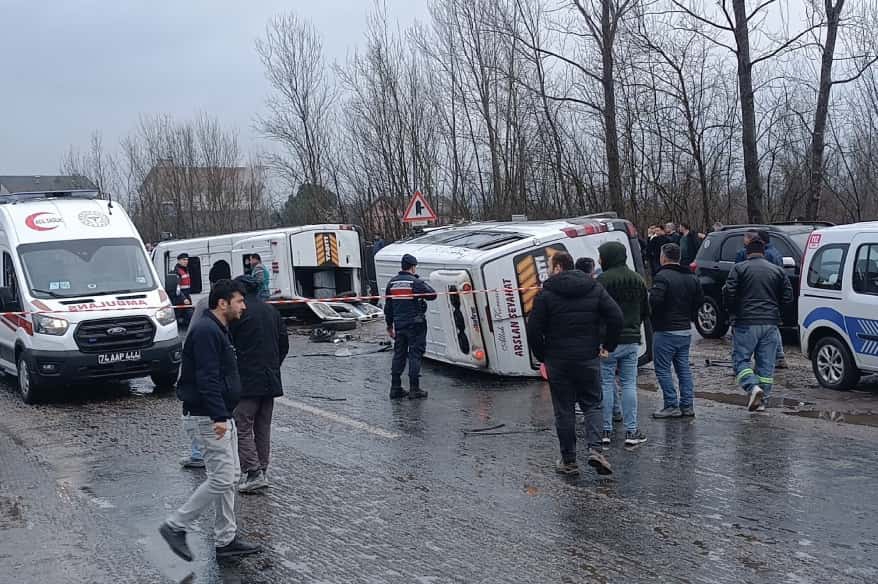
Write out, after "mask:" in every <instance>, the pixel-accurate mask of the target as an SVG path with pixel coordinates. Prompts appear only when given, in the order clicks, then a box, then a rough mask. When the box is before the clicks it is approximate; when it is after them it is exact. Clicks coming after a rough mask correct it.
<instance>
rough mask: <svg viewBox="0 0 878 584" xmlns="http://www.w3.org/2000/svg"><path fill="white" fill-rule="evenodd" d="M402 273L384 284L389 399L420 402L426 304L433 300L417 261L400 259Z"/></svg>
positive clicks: (424, 394) (425, 395) (425, 394)
mask: <svg viewBox="0 0 878 584" xmlns="http://www.w3.org/2000/svg"><path fill="white" fill-rule="evenodd" d="M401 267H402V270H401V271H400V272H399V274H397V275H396V276H394V277H393V278H391V279H390V281H389V282H388V283H387V290H386V291H385V296H386V297H387V299H386V301H385V303H384V319H385V321H386V322H387V334H388V335H390V338H392V339H393V341H394V343H393V364H392V365H391V371H390V399H402V398H404V397H408V398H409V399H423V398H426V397H427V392H426V391H424V390H422V389H421V359H422V358H423V357H424V352H425V351H426V350H427V301H428V300H436V291H435V290H433V288H432V287H431V286H430V285H429V284H427V283H426V282H424V281H423V280H421V279H420V278H419V277H418V274H417V272H416V269H417V267H418V260H417V259H416V258H415V257H414V256H412V255H409V254H405V255H404V256H402V265H401ZM406 362H407V363H408V367H409V391H408V392H406V391H405V390H403V388H402V372H403V371H405V366H406Z"/></svg>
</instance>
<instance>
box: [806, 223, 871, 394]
mask: <svg viewBox="0 0 878 584" xmlns="http://www.w3.org/2000/svg"><path fill="white" fill-rule="evenodd" d="M802 266H804V269H803V271H802V286H801V291H800V294H799V331H800V333H799V334H800V335H801V342H802V352H803V353H804V354H805V355H806V356H807V357H808V358H809V359H810V360H811V365H812V368H813V370H814V375H815V377H816V378H817V381H818V382H819V383H820V385H822V386H823V387H826V388H829V389H852V388H853V387H854V386H855V385H856V384H857V382H858V381H859V380H860V377H861V376H862V375H865V374H871V373H878V222H871V223H854V224H852V225H840V226H838V227H830V228H827V229H819V230H817V231H814V232H813V233H812V234H811V236H810V238H809V239H808V245H807V249H806V250H805V258H804V260H803V261H802Z"/></svg>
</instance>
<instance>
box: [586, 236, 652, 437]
mask: <svg viewBox="0 0 878 584" xmlns="http://www.w3.org/2000/svg"><path fill="white" fill-rule="evenodd" d="M598 252H599V253H600V260H601V268H602V270H603V272H601V275H600V276H598V282H600V284H601V285H602V286H603V287H604V288H606V290H607V292H608V293H609V294H610V296H611V297H612V298H613V300H615V301H616V303H617V304H618V305H619V308H621V309H622V315H623V317H624V321H623V322H624V324H623V326H622V334H621V335H620V336H619V345H618V347H616V349H615V350H614V351H613V352H611V353H604V354H603V355H602V356H603V358H602V359H601V384H602V385H603V392H604V399H603V411H604V434H603V437H602V442H603V444H605V445H606V444H609V443H610V441H611V439H612V436H613V406H614V405H615V400H616V372H617V370H618V373H619V381H620V383H621V386H622V422H623V424H624V425H625V445H626V446H636V445H638V444H642V443H644V442H646V436H645V435H644V434H643V432H641V431H640V430H639V429H638V428H637V360H638V357H639V355H640V343H641V336H640V327H641V325H642V324H643V321H644V320H646V319H647V318H649V300H648V297H647V293H646V283H645V282H644V281H643V278H641V277H640V275H639V274H638V273H637V272H635V271H633V270H631V269H630V268H629V267H628V266H627V263H626V262H627V260H628V252H627V251H626V249H625V246H624V245H623V244H621V243H619V242H617V241H611V242H609V243H605V244H603V245H602V246H600V247H599V248H598Z"/></svg>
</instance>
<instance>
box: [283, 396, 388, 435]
mask: <svg viewBox="0 0 878 584" xmlns="http://www.w3.org/2000/svg"><path fill="white" fill-rule="evenodd" d="M275 402H276V403H279V404H282V405H285V406H287V407H291V408H294V409H297V410H299V411H302V412H307V413H309V414H314V415H315V416H320V417H321V418H326V419H327V420H331V421H333V422H337V423H339V424H343V425H345V426H348V427H350V428H355V429H357V430H363V431H364V432H368V433H370V434H373V435H375V436H379V437H381V438H388V439H394V438H399V437H400V435H399V434H397V433H396V432H391V431H389V430H385V429H384V428H379V427H378V426H373V425H371V424H367V423H366V422H361V421H360V420H355V419H353V418H349V417H347V416H345V415H343V414H337V413H335V412H330V411H329V410H324V409H321V408H317V407H314V406H312V405H309V404H305V403H302V402H299V401H296V400H292V399H289V398H286V397H279V398H277V399H276V400H275Z"/></svg>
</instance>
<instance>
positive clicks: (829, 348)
mask: <svg viewBox="0 0 878 584" xmlns="http://www.w3.org/2000/svg"><path fill="white" fill-rule="evenodd" d="M811 368H812V369H813V370H814V377H816V378H817V382H818V383H819V384H820V385H822V386H823V387H825V388H826V389H834V390H836V391H846V390H848V389H853V388H854V387H855V386H856V385H857V382H858V381H859V380H860V376H861V375H862V373H860V370H859V369H857V365H856V363H854V357H853V355H851V351H850V349H848V346H847V344H845V343H844V342H843V341H841V340H840V339H839V338H838V337H835V336H828V337H823V338H822V339H820V340H819V341H817V344H816V345H814V349H813V350H812V351H811Z"/></svg>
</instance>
